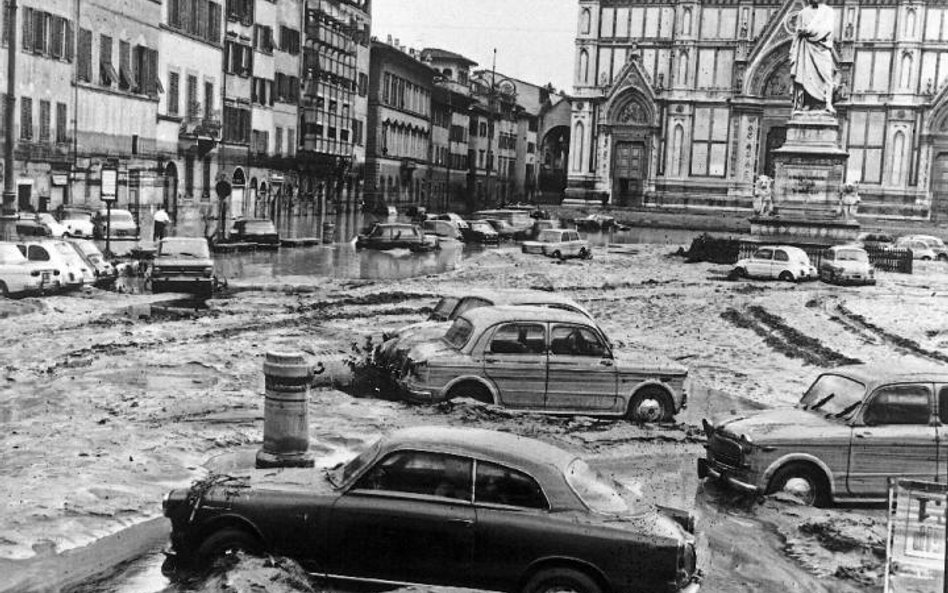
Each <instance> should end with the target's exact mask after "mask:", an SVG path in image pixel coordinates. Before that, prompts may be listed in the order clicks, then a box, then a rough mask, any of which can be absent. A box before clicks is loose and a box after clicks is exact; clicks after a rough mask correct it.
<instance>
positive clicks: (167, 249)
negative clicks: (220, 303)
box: [151, 237, 214, 298]
mask: <svg viewBox="0 0 948 593" xmlns="http://www.w3.org/2000/svg"><path fill="white" fill-rule="evenodd" d="M151 290H152V292H155V293H158V292H188V293H192V294H194V295H196V296H198V297H200V298H209V297H210V296H211V293H212V292H213V291H214V260H212V259H211V252H210V249H209V248H208V245H207V239H204V238H190V237H169V238H167V239H162V240H161V241H160V242H159V243H158V252H157V254H156V255H155V263H154V265H153V266H152V270H151Z"/></svg>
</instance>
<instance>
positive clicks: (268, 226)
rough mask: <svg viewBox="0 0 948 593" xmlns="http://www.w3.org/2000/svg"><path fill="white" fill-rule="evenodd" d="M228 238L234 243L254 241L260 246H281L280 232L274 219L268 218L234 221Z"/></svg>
mask: <svg viewBox="0 0 948 593" xmlns="http://www.w3.org/2000/svg"><path fill="white" fill-rule="evenodd" d="M228 240H229V241H230V242H233V243H253V244H255V245H257V246H258V247H269V248H271V249H277V248H279V247H280V233H278V232H277V230H276V226H274V224H273V221H272V220H268V219H266V218H259V219H258V218H246V219H240V220H237V221H235V222H234V228H233V229H231V231H230V237H228Z"/></svg>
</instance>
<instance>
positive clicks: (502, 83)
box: [472, 48, 517, 202]
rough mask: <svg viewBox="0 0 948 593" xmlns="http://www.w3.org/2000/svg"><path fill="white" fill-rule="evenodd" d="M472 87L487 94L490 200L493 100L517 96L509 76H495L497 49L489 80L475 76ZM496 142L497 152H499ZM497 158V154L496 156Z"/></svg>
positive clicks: (489, 193)
mask: <svg viewBox="0 0 948 593" xmlns="http://www.w3.org/2000/svg"><path fill="white" fill-rule="evenodd" d="M472 82H473V85H472V87H473V88H474V89H478V88H482V89H485V90H486V94H487V163H486V164H487V179H486V185H487V197H488V201H489V202H493V200H491V194H492V192H491V188H490V178H491V172H492V170H493V168H494V163H493V155H494V151H493V150H492V149H493V146H494V128H495V126H494V115H495V107H494V105H495V102H496V100H497V98H498V97H502V98H504V99H506V100H507V101H513V100H514V99H515V98H516V97H517V85H516V84H515V83H514V82H513V81H512V80H510V79H509V78H504V77H500V78H499V79H498V78H497V49H496V48H495V49H494V59H493V63H492V64H491V69H490V81H488V80H487V79H486V78H484V77H483V76H479V77H477V78H475V79H474V80H473V81H472ZM499 148H500V146H499V144H498V152H499ZM498 160H499V156H498Z"/></svg>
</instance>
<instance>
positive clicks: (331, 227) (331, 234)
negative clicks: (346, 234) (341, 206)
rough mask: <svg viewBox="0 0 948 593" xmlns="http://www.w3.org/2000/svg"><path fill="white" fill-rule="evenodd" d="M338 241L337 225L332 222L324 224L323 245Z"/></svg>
mask: <svg viewBox="0 0 948 593" xmlns="http://www.w3.org/2000/svg"><path fill="white" fill-rule="evenodd" d="M335 240H336V225H335V223H332V222H324V223H323V243H332V242H334V241H335Z"/></svg>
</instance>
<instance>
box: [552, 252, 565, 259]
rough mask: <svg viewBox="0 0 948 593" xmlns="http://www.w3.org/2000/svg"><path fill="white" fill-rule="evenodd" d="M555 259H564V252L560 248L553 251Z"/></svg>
mask: <svg viewBox="0 0 948 593" xmlns="http://www.w3.org/2000/svg"><path fill="white" fill-rule="evenodd" d="M553 259H563V254H562V253H560V252H559V250H557V251H554V252H553Z"/></svg>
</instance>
